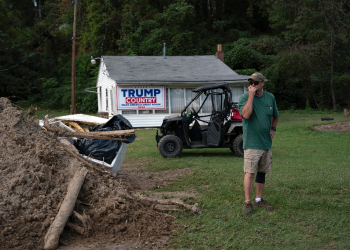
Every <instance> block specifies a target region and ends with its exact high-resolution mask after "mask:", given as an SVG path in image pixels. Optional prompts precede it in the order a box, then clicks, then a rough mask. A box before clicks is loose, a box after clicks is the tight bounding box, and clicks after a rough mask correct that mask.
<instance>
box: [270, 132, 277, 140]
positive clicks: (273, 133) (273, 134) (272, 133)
mask: <svg viewBox="0 0 350 250" xmlns="http://www.w3.org/2000/svg"><path fill="white" fill-rule="evenodd" d="M275 133H276V131H275V130H273V129H270V136H271V140H272V139H273V137H274V136H275Z"/></svg>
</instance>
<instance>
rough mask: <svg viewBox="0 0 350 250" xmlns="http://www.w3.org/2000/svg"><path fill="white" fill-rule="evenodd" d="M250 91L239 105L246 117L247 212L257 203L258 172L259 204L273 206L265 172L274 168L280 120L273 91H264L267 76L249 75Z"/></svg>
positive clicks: (270, 207) (267, 206)
mask: <svg viewBox="0 0 350 250" xmlns="http://www.w3.org/2000/svg"><path fill="white" fill-rule="evenodd" d="M248 81H249V83H250V86H249V87H248V93H245V94H243V95H242V96H241V97H240V98H239V102H238V107H239V112H240V113H241V116H242V117H243V149H244V173H245V174H244V181H243V186H244V193H245V204H244V207H243V212H245V213H247V214H250V213H251V212H252V210H253V204H252V202H251V201H250V195H251V193H252V189H253V182H254V175H255V173H256V178H255V186H256V198H255V205H256V206H259V207H263V208H266V209H268V210H273V207H272V206H270V205H269V204H267V202H266V201H265V200H264V199H263V198H262V195H263V191H264V185H265V174H266V173H268V172H271V165H272V152H271V146H272V139H273V137H274V135H275V132H276V126H277V123H278V114H279V113H278V109H277V105H276V99H275V97H274V95H273V94H271V93H268V92H266V91H263V87H264V84H265V77H264V76H263V75H262V74H260V73H254V74H252V75H251V76H250V78H249V79H248Z"/></svg>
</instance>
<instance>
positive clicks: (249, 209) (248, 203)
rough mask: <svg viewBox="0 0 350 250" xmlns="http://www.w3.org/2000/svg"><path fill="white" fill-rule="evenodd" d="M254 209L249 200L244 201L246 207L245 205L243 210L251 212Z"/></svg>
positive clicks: (247, 212)
mask: <svg viewBox="0 0 350 250" xmlns="http://www.w3.org/2000/svg"><path fill="white" fill-rule="evenodd" d="M252 210H253V205H252V203H251V202H250V201H247V202H245V203H244V207H243V212H244V213H246V214H250V213H251V212H252Z"/></svg>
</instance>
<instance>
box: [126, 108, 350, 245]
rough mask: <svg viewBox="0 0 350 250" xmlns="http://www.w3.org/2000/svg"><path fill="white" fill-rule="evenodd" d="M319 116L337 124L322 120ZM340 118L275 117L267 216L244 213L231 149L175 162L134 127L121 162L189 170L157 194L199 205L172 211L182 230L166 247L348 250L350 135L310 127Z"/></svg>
mask: <svg viewBox="0 0 350 250" xmlns="http://www.w3.org/2000/svg"><path fill="white" fill-rule="evenodd" d="M323 116H331V117H334V118H335V119H334V121H321V119H320V118H321V117H323ZM341 121H345V119H344V118H342V113H339V114H334V113H333V114H328V115H327V114H289V113H288V112H281V114H280V120H279V124H278V127H277V132H276V135H275V138H274V141H273V148H272V149H273V170H272V173H270V174H267V175H266V185H265V191H264V198H265V199H266V200H267V201H268V202H269V203H270V204H271V205H273V206H274V207H275V210H274V211H272V212H268V211H266V210H264V209H255V210H254V211H253V213H252V214H251V215H245V214H243V213H242V207H243V203H244V191H243V184H242V183H243V158H238V157H235V156H233V154H232V153H231V151H230V150H229V149H191V150H186V149H185V150H184V151H183V153H182V155H181V157H178V158H170V159H169V158H167V159H164V158H162V157H161V155H160V154H159V152H158V150H157V148H156V141H155V133H156V132H155V129H138V130H136V135H137V138H136V141H135V142H134V143H132V144H129V145H128V152H127V155H126V159H125V161H124V162H128V163H133V162H138V163H144V165H145V166H147V169H146V170H147V171H162V170H167V169H179V168H191V169H192V171H193V174H191V175H190V176H185V177H183V178H182V179H181V181H178V182H175V183H172V184H171V186H168V187H165V188H161V189H160V190H159V191H183V190H190V189H196V190H197V192H198V193H199V195H198V196H197V197H196V198H195V200H194V201H193V203H194V202H198V203H199V206H200V209H201V211H202V212H203V214H202V215H197V216H194V215H192V214H190V213H175V214H173V215H174V216H176V217H177V218H178V222H179V224H180V225H181V228H182V229H181V230H179V231H178V232H177V233H175V234H176V237H175V238H174V240H173V241H172V243H171V248H172V249H349V248H350V154H349V152H350V143H349V141H350V133H336V132H320V131H312V130H311V129H312V127H313V126H315V125H321V124H327V123H333V122H341ZM157 191H158V190H156V191H154V192H157ZM254 195H255V190H254V191H253V196H254ZM252 198H254V197H252ZM185 225H186V226H185ZM187 225H188V226H187Z"/></svg>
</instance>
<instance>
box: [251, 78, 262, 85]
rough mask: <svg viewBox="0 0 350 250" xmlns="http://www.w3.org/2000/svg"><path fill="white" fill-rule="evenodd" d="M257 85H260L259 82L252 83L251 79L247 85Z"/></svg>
mask: <svg viewBox="0 0 350 250" xmlns="http://www.w3.org/2000/svg"><path fill="white" fill-rule="evenodd" d="M259 83H260V82H258V81H254V80H252V79H250V80H249V84H250V85H253V84H254V85H259Z"/></svg>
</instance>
